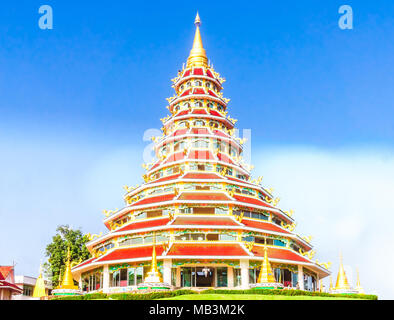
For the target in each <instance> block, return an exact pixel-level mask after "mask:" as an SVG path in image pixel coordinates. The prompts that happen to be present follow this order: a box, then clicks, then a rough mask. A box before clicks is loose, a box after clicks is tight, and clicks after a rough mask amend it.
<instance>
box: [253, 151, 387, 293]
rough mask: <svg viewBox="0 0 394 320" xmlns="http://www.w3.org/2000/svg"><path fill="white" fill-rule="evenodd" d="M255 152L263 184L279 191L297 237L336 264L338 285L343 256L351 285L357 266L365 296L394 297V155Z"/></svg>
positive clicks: (281, 204) (340, 152)
mask: <svg viewBox="0 0 394 320" xmlns="http://www.w3.org/2000/svg"><path fill="white" fill-rule="evenodd" d="M253 151H254V153H253V159H252V160H253V164H254V165H255V167H256V170H255V173H256V174H260V175H263V176H264V179H263V185H264V186H268V187H273V188H274V189H276V190H275V191H274V194H275V195H277V196H279V197H280V198H281V199H282V201H281V202H280V203H279V206H280V207H281V208H283V209H285V210H287V209H289V208H292V209H294V210H295V215H294V217H295V219H296V220H297V222H298V226H297V229H296V232H298V233H300V234H301V235H309V234H312V235H313V236H314V239H313V244H314V245H315V249H316V250H317V252H318V253H317V256H316V257H317V258H318V259H319V260H320V261H333V262H334V264H333V267H332V268H331V270H332V271H333V279H334V284H335V279H336V274H337V270H338V260H339V258H338V257H339V252H340V251H342V252H343V256H344V264H345V266H346V267H347V270H348V278H349V280H351V281H352V282H353V283H354V282H355V281H356V271H355V268H356V267H358V268H359V270H360V277H361V284H362V285H363V286H364V288H365V289H366V291H368V292H375V293H378V294H379V295H380V297H381V298H394V278H393V277H391V276H390V271H391V270H392V266H393V263H394V252H393V250H392V243H393V240H394V233H393V230H392V227H393V226H394V202H393V198H394V152H391V151H389V150H376V149H352V150H350V149H348V150H336V151H332V150H331V151H325V150H321V149H308V148H302V147H300V148H294V147H292V148H286V147H283V148H264V149H263V150H262V151H260V152H257V153H256V150H253ZM325 285H328V281H327V282H326V283H325Z"/></svg>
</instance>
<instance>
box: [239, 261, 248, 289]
mask: <svg viewBox="0 0 394 320" xmlns="http://www.w3.org/2000/svg"><path fill="white" fill-rule="evenodd" d="M239 265H240V267H241V287H242V289H249V260H247V259H240V260H239Z"/></svg>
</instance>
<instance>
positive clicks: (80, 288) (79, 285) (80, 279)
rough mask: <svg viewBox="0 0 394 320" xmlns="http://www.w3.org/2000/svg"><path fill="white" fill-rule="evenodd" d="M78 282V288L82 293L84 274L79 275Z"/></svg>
mask: <svg viewBox="0 0 394 320" xmlns="http://www.w3.org/2000/svg"><path fill="white" fill-rule="evenodd" d="M77 281H78V288H79V290H80V291H82V290H83V287H82V286H83V283H82V273H80V274H79V276H78V280H77Z"/></svg>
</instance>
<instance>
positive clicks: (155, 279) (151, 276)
mask: <svg viewBox="0 0 394 320" xmlns="http://www.w3.org/2000/svg"><path fill="white" fill-rule="evenodd" d="M144 282H145V283H150V284H154V283H161V282H163V279H162V276H161V274H160V271H159V269H158V268H157V256H156V233H155V232H154V233H153V249H152V267H151V269H150V271H149V272H148V276H147V277H146V278H145V281H144Z"/></svg>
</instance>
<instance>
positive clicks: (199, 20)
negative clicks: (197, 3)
mask: <svg viewBox="0 0 394 320" xmlns="http://www.w3.org/2000/svg"><path fill="white" fill-rule="evenodd" d="M194 24H195V25H196V26H197V27H199V26H201V19H200V16H199V15H198V11H197V15H196V19H194Z"/></svg>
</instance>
